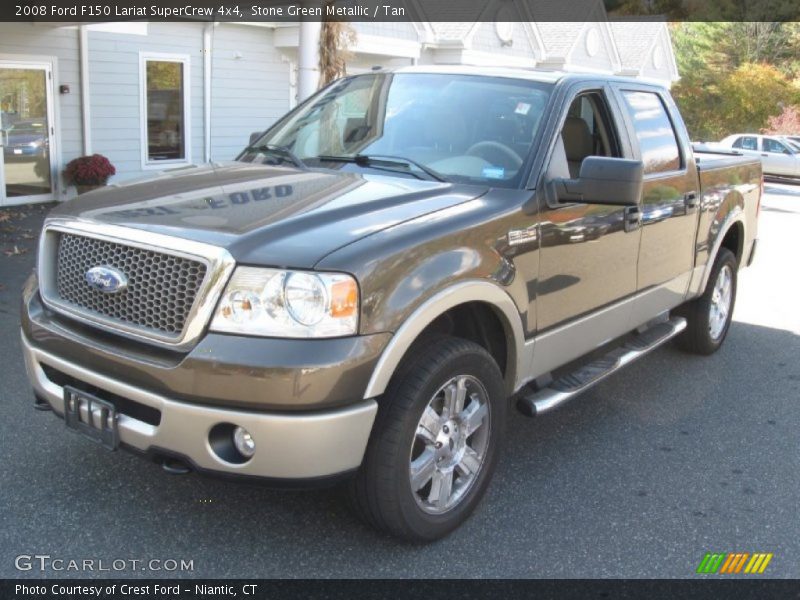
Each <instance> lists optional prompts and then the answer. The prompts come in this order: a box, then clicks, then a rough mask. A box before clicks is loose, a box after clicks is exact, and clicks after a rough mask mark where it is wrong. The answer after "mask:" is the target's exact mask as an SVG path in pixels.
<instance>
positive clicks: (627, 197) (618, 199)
mask: <svg viewBox="0 0 800 600" xmlns="http://www.w3.org/2000/svg"><path fill="white" fill-rule="evenodd" d="M643 180H644V166H643V164H642V161H640V160H628V159H625V158H609V157H605V156H587V157H586V158H584V159H583V162H582V163H581V170H580V173H579V174H578V178H577V179H554V180H553V182H552V185H553V187H554V190H553V191H554V192H555V194H554V195H555V197H556V198H557V199H558V201H559V202H582V203H585V204H613V205H616V206H638V205H639V202H640V200H641V197H642V182H643Z"/></svg>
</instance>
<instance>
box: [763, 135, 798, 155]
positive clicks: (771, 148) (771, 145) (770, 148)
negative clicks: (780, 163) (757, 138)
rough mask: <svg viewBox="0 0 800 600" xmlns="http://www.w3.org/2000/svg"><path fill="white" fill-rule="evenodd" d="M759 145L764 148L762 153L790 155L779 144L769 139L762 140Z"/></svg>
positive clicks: (784, 147)
mask: <svg viewBox="0 0 800 600" xmlns="http://www.w3.org/2000/svg"><path fill="white" fill-rule="evenodd" d="M761 143H762V145H763V148H764V152H775V153H777V154H791V153H790V152H789V150H788V149H787V148H786V146H784V145H783V144H781V143H780V142H779V141H777V140H771V139H770V138H762V139H761Z"/></svg>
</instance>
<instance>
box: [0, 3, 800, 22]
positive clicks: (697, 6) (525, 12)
mask: <svg viewBox="0 0 800 600" xmlns="http://www.w3.org/2000/svg"><path fill="white" fill-rule="evenodd" d="M644 19H655V20H665V21H796V20H798V19H800V2H797V1H796V0H748V1H742V0H719V1H715V2H697V1H696V0H571V1H568V2H567V1H565V2H553V1H552V0H488V1H487V0H457V1H454V0H289V1H287V0H238V1H237V0H49V1H45V0H39V1H35V0H3V2H2V3H0V21H15V22H31V21H33V22H36V21H43V22H68V23H93V22H94V23H101V22H109V21H132V20H147V21H234V22H236V21H242V22H246V21H256V22H258V21H262V22H276V23H280V22H295V21H298V20H329V21H365V22H369V21H381V22H391V21H416V22H448V21H453V22H479V21H488V22H529V21H587V20H588V21H602V20H644Z"/></svg>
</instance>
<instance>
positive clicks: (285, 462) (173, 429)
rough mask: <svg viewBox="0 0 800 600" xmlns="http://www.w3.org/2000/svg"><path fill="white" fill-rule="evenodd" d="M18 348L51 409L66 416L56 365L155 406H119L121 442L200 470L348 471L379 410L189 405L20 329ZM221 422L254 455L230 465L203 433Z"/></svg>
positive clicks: (298, 475) (363, 406)
mask: <svg viewBox="0 0 800 600" xmlns="http://www.w3.org/2000/svg"><path fill="white" fill-rule="evenodd" d="M22 348H23V353H24V357H25V367H26V369H27V372H28V377H29V379H30V381H31V383H32V384H33V387H34V390H35V392H36V394H37V396H38V397H39V398H41V399H42V400H44V401H46V402H47V403H48V404H49V405H50V406H51V407H52V409H53V410H54V411H55V412H56V413H57V414H59V415H61V416H63V414H64V390H63V387H62V385H59V383H57V382H56V381H53V379H51V378H50V377H49V376H48V370H49V371H50V372H51V373H52V372H53V371H52V370H56V371H57V372H58V373H60V374H61V375H62V376H67V377H71V378H74V379H75V380H78V381H80V382H82V383H84V384H87V385H90V386H92V387H93V388H96V389H97V390H100V392H101V393H102V392H106V393H110V394H113V395H116V396H119V397H122V398H125V399H127V400H129V401H132V402H134V403H136V404H138V405H144V406H145V407H149V408H150V409H155V410H156V411H158V412H159V413H160V419H159V421H158V423H157V424H153V423H148V422H145V421H144V420H140V419H138V418H135V417H134V416H130V415H126V414H125V413H124V412H123V413H122V414H120V417H119V438H120V442H121V444H122V445H123V446H126V447H129V448H131V449H134V450H138V451H140V452H143V453H150V454H162V455H165V456H178V457H180V458H183V459H184V460H186V461H188V462H189V463H191V464H192V465H193V466H194V467H195V468H197V469H198V470H202V471H206V472H214V473H220V474H230V475H242V476H251V477H259V478H271V479H282V480H309V479H317V478H325V477H330V476H333V475H337V474H340V473H343V472H347V471H352V470H354V469H356V468H358V466H359V465H360V464H361V460H362V458H363V455H364V451H365V449H366V446H367V440H368V438H369V434H370V431H371V429H372V423H373V421H374V419H375V414H376V412H377V403H376V402H375V401H374V400H366V401H361V402H359V403H357V404H353V405H350V406H347V407H343V408H337V409H333V410H326V411H318V412H303V413H265V412H254V411H247V410H240V409H229V408H219V407H210V406H203V405H197V404H191V403H187V402H181V401H176V400H173V399H171V398H168V397H166V396H164V395H160V394H157V393H153V392H149V391H146V390H144V389H142V388H140V387H135V386H132V385H130V384H127V383H125V382H123V381H120V380H118V379H112V378H110V377H107V376H105V375H101V374H99V373H97V372H95V371H92V370H90V369H87V368H84V367H82V366H80V365H77V364H75V363H73V362H71V361H69V360H66V359H63V358H60V357H58V356H55V355H53V354H51V353H48V352H46V351H44V350H41V349H38V348H36V347H34V346H33V345H32V344H31V342H30V340H29V339H28V338H27V337H26V335H25V334H24V333H23V334H22ZM98 417H99V415H98ZM220 423H228V424H232V425H240V426H242V427H245V428H246V429H247V430H248V431H249V432H250V433H251V434H252V436H253V438H254V440H255V442H256V453H255V455H254V456H253V457H252V458H251V459H250V460H248V461H247V462H245V463H242V464H236V463H231V462H228V461H226V460H223V459H222V458H220V457H219V456H218V455H217V454H216V453H215V451H214V450H213V448H212V446H211V444H210V442H209V434H210V432H211V429H212V428H213V427H214V426H215V425H218V424H220Z"/></svg>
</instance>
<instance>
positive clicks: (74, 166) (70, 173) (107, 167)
mask: <svg viewBox="0 0 800 600" xmlns="http://www.w3.org/2000/svg"><path fill="white" fill-rule="evenodd" d="M116 172H117V170H116V169H115V168H114V165H112V164H111V161H109V160H108V159H107V158H106V157H105V156H103V155H102V154H92V155H91V156H81V157H78V158H76V159H73V160H71V161H69V163H68V164H67V167H66V168H65V169H64V179H65V180H66V182H67V184H69V185H105V184H106V182H107V181H108V178H109V177H111V176H112V175H114V174H116Z"/></svg>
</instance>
